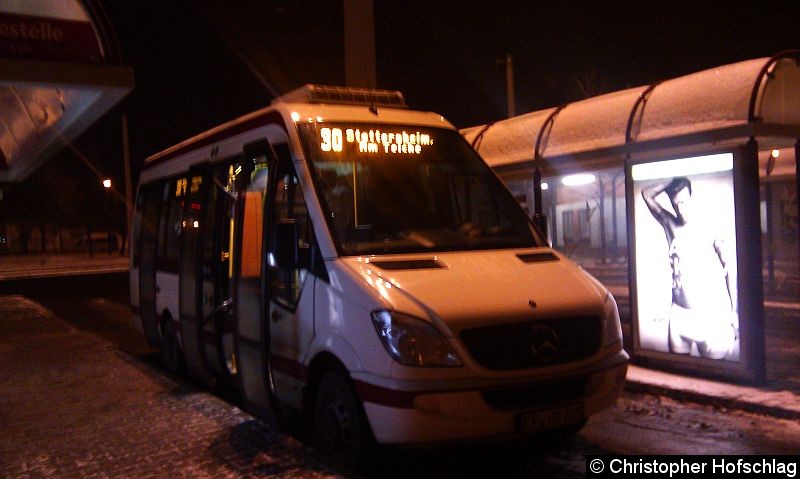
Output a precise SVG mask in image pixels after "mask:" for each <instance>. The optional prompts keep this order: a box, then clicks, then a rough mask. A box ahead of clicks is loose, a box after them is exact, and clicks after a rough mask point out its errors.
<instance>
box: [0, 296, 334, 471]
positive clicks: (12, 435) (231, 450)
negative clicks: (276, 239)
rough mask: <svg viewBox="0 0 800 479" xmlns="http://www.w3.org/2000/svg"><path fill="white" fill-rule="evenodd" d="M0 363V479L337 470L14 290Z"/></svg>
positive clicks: (0, 320)
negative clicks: (16, 293)
mask: <svg viewBox="0 0 800 479" xmlns="http://www.w3.org/2000/svg"><path fill="white" fill-rule="evenodd" d="M0 365H2V367H0V431H1V432H0V477H8V478H33V477H37V478H38V477H45V478H50V477H52V478H64V477H84V478H108V477H126V478H134V477H135V478H141V479H147V478H164V477H192V478H196V477H213V478H228V477H267V476H269V477H286V478H288V477H343V476H342V473H341V472H340V471H338V470H337V468H336V466H329V465H328V464H326V463H324V462H323V461H322V459H320V457H319V454H318V453H317V452H316V451H314V450H313V449H310V448H308V447H306V446H304V445H302V444H301V443H299V442H298V441H296V440H295V439H293V438H291V437H288V436H285V435H282V434H279V433H277V432H275V431H274V430H273V429H271V428H270V427H268V426H266V425H265V424H264V423H262V422H261V421H258V420H256V419H254V418H253V417H252V416H250V415H249V414H247V413H245V412H243V411H241V410H240V409H238V408H237V407H234V406H231V405H230V404H228V403H226V402H224V401H223V400H221V399H219V398H216V397H215V396H213V395H211V394H209V393H207V392H204V391H200V390H195V389H194V388H193V387H191V386H189V385H187V384H185V383H181V382H178V381H175V380H172V379H170V378H168V377H165V376H164V375H163V373H162V372H161V371H155V370H151V369H149V368H148V367H147V366H146V365H144V364H142V363H140V362H137V361H135V360H134V359H132V358H130V357H129V356H127V355H126V354H124V353H122V352H121V351H120V350H119V349H118V348H117V347H116V345H114V344H112V343H110V342H107V341H106V340H103V339H101V338H99V337H98V336H95V335H93V334H89V333H86V332H83V331H80V330H77V329H75V328H73V327H72V326H71V325H70V324H69V323H67V322H65V321H64V320H62V319H60V318H58V317H56V316H55V315H54V314H52V313H51V312H50V311H49V310H47V309H46V308H44V307H42V306H40V305H39V304H38V303H35V302H33V301H30V300H28V299H26V298H24V297H22V296H0Z"/></svg>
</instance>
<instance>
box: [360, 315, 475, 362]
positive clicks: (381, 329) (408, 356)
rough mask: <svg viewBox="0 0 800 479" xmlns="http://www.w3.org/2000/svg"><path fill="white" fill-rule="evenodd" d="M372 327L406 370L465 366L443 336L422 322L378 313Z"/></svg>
mask: <svg viewBox="0 0 800 479" xmlns="http://www.w3.org/2000/svg"><path fill="white" fill-rule="evenodd" d="M372 324H374V325H375V330H376V331H377V332H378V337H379V338H381V342H382V343H383V347H385V348H386V351H387V352H388V353H389V355H390V356H391V357H392V358H394V360H395V361H397V362H399V363H400V364H402V365H404V366H413V367H457V366H461V359H459V357H458V355H457V354H456V352H455V351H454V350H453V348H452V347H451V346H450V344H449V343H448V342H447V339H445V337H444V336H442V334H441V333H440V332H439V331H437V330H436V328H435V327H433V326H432V325H431V324H429V323H427V322H425V321H422V320H420V319H417V318H414V317H411V316H406V315H404V314H400V313H396V312H390V311H374V312H373V313H372Z"/></svg>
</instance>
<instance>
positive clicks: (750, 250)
mask: <svg viewBox="0 0 800 479" xmlns="http://www.w3.org/2000/svg"><path fill="white" fill-rule="evenodd" d="M736 181H737V182H738V186H739V187H738V188H737V190H738V191H740V192H741V194H740V195H737V196H738V197H737V198H736V201H738V204H737V205H736V210H737V212H740V213H737V222H740V224H739V225H738V230H739V235H738V236H739V237H740V240H737V245H736V256H737V263H738V269H739V271H738V283H739V285H738V286H739V287H738V291H739V327H740V329H743V328H746V329H747V332H746V334H747V337H749V338H750V341H748V343H747V344H743V345H742V346H743V348H746V349H745V350H743V351H742V352H743V354H744V359H745V360H746V361H747V362H748V363H749V364H750V366H751V367H750V370H751V371H752V374H753V376H752V379H753V380H754V381H755V382H763V381H764V379H765V376H766V371H765V352H764V290H763V287H764V281H763V276H762V261H763V258H762V250H761V218H760V213H761V212H760V209H761V208H760V194H759V171H758V142H757V141H756V140H755V138H751V139H750V141H748V142H747V147H746V148H745V154H744V158H742V165H741V167H740V168H739V173H738V178H737V179H736Z"/></svg>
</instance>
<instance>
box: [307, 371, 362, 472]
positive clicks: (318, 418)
mask: <svg viewBox="0 0 800 479" xmlns="http://www.w3.org/2000/svg"><path fill="white" fill-rule="evenodd" d="M313 427H314V429H313V442H314V445H315V446H316V448H317V449H319V450H320V451H321V452H322V453H324V454H325V455H327V456H329V457H330V458H332V459H334V460H336V461H338V462H341V463H343V464H347V465H349V466H351V467H354V468H360V467H362V466H364V465H365V463H366V458H367V456H368V455H369V451H371V450H372V446H373V444H374V440H373V439H372V436H371V434H370V432H369V427H368V425H367V420H366V416H365V414H364V412H363V409H362V406H361V403H360V401H359V399H358V397H357V396H356V393H355V390H354V388H353V386H352V383H351V382H350V381H349V380H348V378H346V377H345V376H344V375H343V374H342V373H340V372H336V371H334V372H329V373H327V374H326V375H325V376H324V377H323V378H322V381H320V383H319V387H318V388H317V394H316V399H315V401H314V426H313Z"/></svg>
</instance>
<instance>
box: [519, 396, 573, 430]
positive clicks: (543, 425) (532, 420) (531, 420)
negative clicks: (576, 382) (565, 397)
mask: <svg viewBox="0 0 800 479" xmlns="http://www.w3.org/2000/svg"><path fill="white" fill-rule="evenodd" d="M584 418H585V415H584V413H583V404H582V403H573V404H567V405H563V406H559V407H553V408H547V409H536V410H534V411H526V412H522V413H519V414H517V417H516V430H517V432H518V433H523V432H535V431H544V430H547V429H554V428H557V427H561V426H569V425H571V424H576V423H578V422H580V421H582V420H583V419H584Z"/></svg>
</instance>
